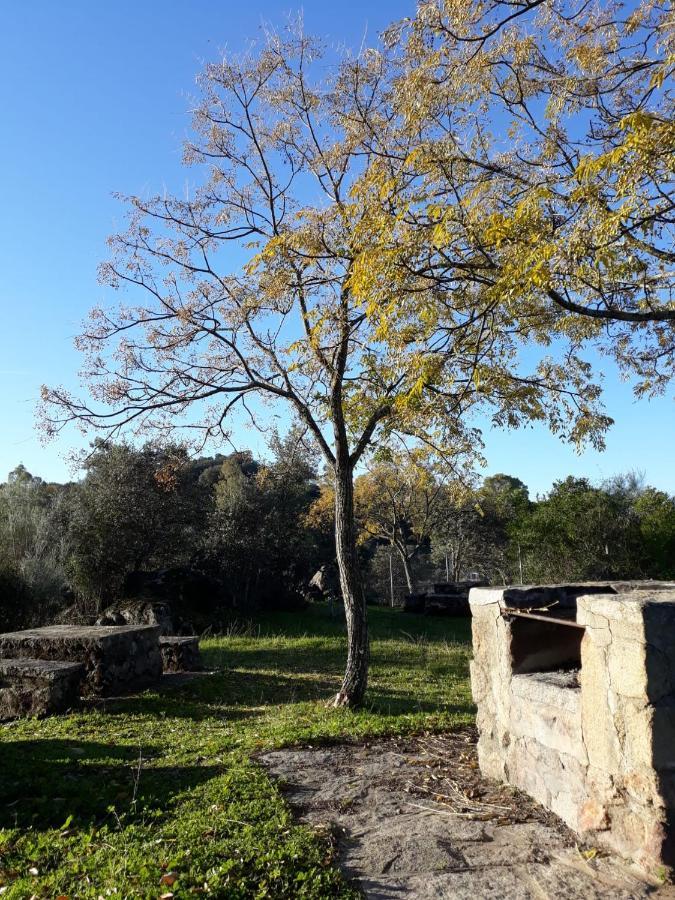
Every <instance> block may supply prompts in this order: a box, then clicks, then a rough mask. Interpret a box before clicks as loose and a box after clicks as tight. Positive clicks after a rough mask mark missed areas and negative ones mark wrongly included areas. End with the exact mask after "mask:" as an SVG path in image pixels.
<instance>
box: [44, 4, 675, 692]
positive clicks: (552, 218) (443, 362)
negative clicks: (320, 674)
mask: <svg viewBox="0 0 675 900" xmlns="http://www.w3.org/2000/svg"><path fill="white" fill-rule="evenodd" d="M505 6H506V5H505V4H499V3H498V4H488V5H487V6H481V5H475V6H474V5H469V4H463V5H461V4H458V3H454V2H452V3H451V2H448V3H444V4H442V5H440V6H439V5H438V4H436V3H433V4H432V3H422V4H421V5H420V8H419V12H418V15H417V17H416V18H415V19H414V20H413V21H412V22H406V23H402V24H401V25H400V26H398V27H396V28H393V29H392V30H391V31H390V32H389V33H388V34H387V35H386V36H385V38H384V40H383V41H382V42H380V44H379V45H378V47H377V48H375V49H372V50H370V49H368V50H364V51H363V52H361V53H360V54H359V55H358V56H355V57H354V56H350V55H344V56H342V57H341V58H339V59H335V58H334V57H332V56H330V55H326V54H325V53H324V50H323V48H322V47H321V46H320V45H319V44H318V43H317V42H315V41H313V40H311V39H310V38H308V37H306V36H305V35H304V34H302V32H301V31H300V30H298V29H291V30H290V31H289V32H287V33H283V34H268V35H267V36H266V39H265V41H264V42H263V44H262V45H261V46H260V47H259V48H257V49H254V50H253V51H252V52H251V53H249V54H247V55H245V56H243V57H238V58H236V57H225V58H223V59H221V60H219V61H217V62H214V63H211V64H209V65H207V66H206V68H205V70H204V72H203V74H202V76H201V79H200V87H201V101H200V102H199V103H198V105H197V108H196V111H195V114H194V122H193V126H194V128H193V131H194V136H193V138H192V139H191V140H190V141H189V142H188V143H187V146H186V149H185V162H186V164H187V165H189V166H192V167H194V168H196V170H197V171H198V178H199V183H198V186H197V187H196V188H195V190H194V191H190V192H189V193H187V194H186V195H185V196H181V197H177V196H171V195H169V194H164V195H162V196H157V197H148V198H141V197H128V198H126V200H127V202H128V204H129V206H130V209H131V212H130V219H129V227H128V229H127V230H126V231H124V232H123V233H121V234H118V235H116V236H114V237H113V238H111V240H110V245H111V251H112V257H111V259H110V261H109V262H107V263H105V264H104V265H103V266H102V267H101V278H102V280H103V282H104V283H106V284H108V285H110V286H112V287H113V288H120V287H130V288H132V289H134V294H133V296H134V298H136V299H135V301H134V302H132V303H131V304H129V305H127V304H124V305H120V306H119V307H118V308H117V309H116V310H104V309H103V308H101V307H96V308H95V309H94V310H93V311H92V314H91V319H90V321H89V323H88V325H87V326H86V328H85V330H84V332H83V334H82V335H81V336H80V338H79V339H78V345H79V346H80V348H81V349H82V350H83V352H84V353H85V358H86V367H85V373H84V374H85V378H86V380H87V381H88V383H89V385H90V387H91V396H90V398H89V399H87V398H84V397H75V396H72V395H70V394H69V393H68V392H66V391H65V390H62V389H58V388H54V389H46V390H45V393H44V399H45V401H46V409H47V413H46V427H47V430H48V431H50V432H54V431H57V430H59V429H60V428H61V427H62V426H63V425H64V424H65V423H66V422H68V421H73V420H75V421H77V422H78V423H80V425H82V426H84V427H88V426H93V427H96V428H99V429H103V430H104V431H107V432H108V434H110V435H112V436H115V435H116V434H118V433H119V432H120V430H122V429H125V428H135V429H137V430H140V431H144V430H147V429H151V430H152V431H153V432H157V431H158V432H159V433H163V434H165V435H169V434H171V433H172V432H173V431H174V430H175V429H177V428H179V429H181V431H182V433H183V434H184V433H185V431H186V430H187V431H188V432H192V433H193V434H195V435H197V440H198V442H203V441H205V440H208V439H209V438H214V437H215V438H218V437H222V436H224V435H227V433H228V423H229V417H230V415H231V413H232V411H233V410H234V409H235V408H237V407H238V408H240V409H243V410H245V411H248V413H249V415H250V416H251V417H252V418H253V419H254V420H255V419H256V417H258V416H259V415H260V411H259V408H258V407H252V406H251V400H252V398H253V397H258V398H260V397H262V398H263V399H267V400H270V401H284V402H286V403H287V404H289V405H290V407H291V409H292V410H293V412H294V414H295V415H296V416H297V417H298V419H299V420H300V421H301V422H302V423H303V425H304V427H305V428H306V430H307V433H308V434H309V435H311V437H312V439H313V440H314V441H315V443H316V445H317V446H318V448H319V449H320V451H321V453H322V454H323V457H324V460H325V461H326V463H327V465H328V466H329V467H330V468H331V469H332V471H333V475H334V484H335V492H336V503H335V516H336V553H337V559H338V564H339V569H340V578H341V587H342V593H343V597H344V600H345V607H346V610H347V623H348V648H349V649H348V661H347V669H346V674H345V679H344V682H343V685H342V688H341V690H340V692H339V694H338V696H337V698H336V702H337V703H345V704H352V703H358V702H359V701H360V700H361V699H362V696H363V693H364V690H365V686H366V675H367V666H368V641H367V627H366V614H365V602H364V599H363V590H362V585H361V580H360V574H359V570H358V560H357V555H356V533H355V523H354V508H353V473H354V469H355V467H356V466H357V464H358V463H359V461H361V460H362V458H363V457H364V454H366V455H367V454H369V453H370V452H371V450H372V448H373V446H375V445H395V444H396V442H403V443H404V444H406V443H408V444H410V443H412V444H413V445H415V446H424V447H427V448H429V449H430V451H432V452H433V453H434V454H436V455H437V456H438V457H440V458H442V459H444V460H445V461H446V462H447V463H448V465H450V466H454V467H457V466H458V465H459V463H460V462H461V461H462V460H469V459H471V458H472V457H473V456H474V455H475V454H476V453H477V452H478V450H479V448H480V434H479V432H478V430H477V428H476V416H478V415H481V416H483V417H487V418H488V420H491V421H492V422H493V423H494V424H496V425H504V426H510V427H516V426H518V425H520V424H523V423H525V422H530V421H533V420H536V421H541V422H544V423H546V424H547V425H548V426H549V427H550V428H551V429H552V430H553V431H554V432H556V433H559V434H560V435H561V436H562V437H565V438H567V439H569V440H572V441H574V442H576V443H579V444H580V443H583V442H584V441H590V442H592V443H593V444H595V445H596V446H601V445H602V435H603V432H604V430H605V429H606V428H607V426H608V425H609V424H610V420H609V419H608V418H607V417H606V416H605V415H603V413H602V411H601V409H600V407H599V398H600V390H599V387H598V384H597V383H596V379H595V376H594V373H593V371H592V369H591V367H590V365H589V364H588V362H586V361H585V360H584V359H583V358H582V357H581V356H580V347H581V345H582V343H583V342H584V341H586V340H589V339H594V340H595V339H598V338H599V337H600V336H601V334H604V332H603V331H602V329H604V328H605V327H606V320H607V315H606V314H608V315H610V317H611V318H612V319H613V320H614V319H616V320H617V321H618V323H619V324H618V325H617V327H618V328H619V329H621V328H622V327H623V326H622V325H621V323H623V324H624V325H625V326H626V328H628V329H629V330H620V333H619V334H617V335H613V334H610V335H609V338H610V340H609V343H607V344H606V346H607V348H609V349H610V350H611V352H612V353H614V355H615V356H616V357H617V358H618V359H619V360H620V361H621V362H623V363H625V364H627V365H628V364H630V365H632V366H634V367H635V368H636V369H637V370H638V372H639V374H640V375H641V376H642V383H643V386H644V388H645V389H653V388H655V387H657V386H658V385H659V384H660V383H661V376H662V372H665V371H666V369H667V366H668V364H669V363H668V361H669V359H670V357H669V353H670V352H671V349H672V347H671V345H670V344H668V340H669V339H670V338H671V337H672V323H671V306H670V301H669V296H668V293H667V291H668V287H667V284H668V282H667V279H666V278H665V277H664V271H665V270H664V266H667V265H669V261H670V257H669V256H668V253H669V251H668V250H666V249H663V247H662V246H661V244H662V241H663V238H662V235H663V232H664V230H665V229H667V228H668V227H669V226H670V220H669V216H670V208H669V207H667V200H666V199H664V196H663V194H664V188H663V181H664V178H665V169H664V165H666V164H667V162H668V159H669V157H668V156H667V155H666V156H665V157H664V150H667V148H668V147H669V146H670V143H669V142H671V141H672V129H671V127H670V126H669V125H668V123H667V122H665V121H664V115H665V113H664V111H663V109H662V107H661V105H660V104H661V100H660V99H659V98H660V97H661V95H662V94H663V91H664V84H663V81H664V80H665V68H664V66H665V63H664V59H665V57H664V52H665V51H664V49H663V39H662V38H663V34H662V21H663V14H662V13H661V11H660V10H659V9H658V8H657V7H655V6H652V5H651V4H649V3H645V4H643V5H642V6H641V7H640V9H641V10H643V12H641V13H639V14H636V16H635V17H633V18H632V19H631V21H630V22H628V21H626V22H623V21H620V20H618V19H616V17H615V16H614V14H613V13H612V20H611V21H608V22H605V20H604V19H603V18H602V15H603V14H602V11H600V12H597V11H595V12H592V11H591V9H590V7H587V6H586V5H585V4H583V5H579V6H578V8H577V7H576V6H575V7H574V9H575V10H577V12H575V13H574V14H571V15H570V16H565V15H564V13H563V10H562V7H559V6H558V5H557V4H556V5H554V8H553V9H552V10H551V11H548V10H544V7H542V8H541V9H538V10H535V8H536V7H538V6H539V4H537V3H531V4H526V6H525V7H523V8H522V9H521V8H520V7H516V8H517V9H521V11H526V12H528V13H529V12H532V13H534V12H535V11H536V14H537V16H539V18H538V19H537V20H536V21H535V23H534V25H532V26H531V27H532V28H533V29H534V34H535V36H534V37H532V36H528V34H526V33H525V32H522V31H521V29H522V28H523V27H524V26H521V25H520V22H521V19H520V18H518V21H517V22H516V20H515V19H514V20H513V22H511V21H508V22H501V24H500V23H497V25H498V26H499V27H498V28H497V30H496V31H495V34H494V35H493V36H489V34H488V32H489V30H490V29H488V32H486V31H485V29H484V25H485V22H486V21H487V22H489V21H492V19H491V18H490V17H494V16H495V15H501V13H502V12H503V10H504V7H505ZM573 12H574V11H573ZM485 16H487V19H486V18H485ZM598 16H599V17H600V18H598ZM584 23H585V24H584ZM591 26H592V27H591ZM528 27H529V26H528ZM476 32H478V33H479V34H480V39H479V40H478V41H475V40H474V37H475V33H476ZM544 34H546V36H547V37H546V41H545V42H544V41H543V35H544ZM648 35H651V36H652V37H649V39H648ZM636 41H637V42H640V41H641V42H642V43H641V44H640V46H641V47H643V48H644V49H643V51H642V62H641V63H640V64H639V65H633V64H632V63H631V64H630V65H629V63H628V62H627V61H626V60H628V58H630V59H632V58H633V56H634V54H635V48H634V45H635V42H636ZM549 44H550V53H549V52H548V51H547V50H546V49H545V47H548V46H549ZM615 44H616V49H613V48H614V45H615ZM610 51H611V52H610ZM622 61H623V62H622ZM617 66H618V68H617ZM626 67H628V68H626ZM652 82H653V83H652ZM650 85H651V86H650ZM645 93H646V94H647V99H646V100H645V101H644V102H642V101H641V100H640V98H641V97H642V96H643V95H644V94H645ZM624 97H626V98H627V99H626V100H624ZM647 101H648V102H647ZM596 107H597V109H596ZM497 108H498V109H500V110H501V112H499V111H497V112H496V111H495V110H496V109H497ZM570 113H571V114H573V115H574V119H575V122H576V123H577V125H575V126H574V127H571V126H570V128H569V129H568V130H567V131H565V127H564V122H565V117H566V116H567V115H569V114H570ZM580 122H582V123H585V131H584V134H582V135H581V136H579V135H578V127H579V125H578V123H580ZM502 126H503V128H504V129H508V130H509V132H510V134H509V137H508V146H507V147H505V139H504V138H502V139H501V142H500V141H499V140H496V139H495V138H494V137H493V131H495V129H496V128H497V127H502ZM586 126H587V127H586ZM598 129H600V130H598ZM589 142H590V144H589ZM662 159H663V160H665V161H664V162H661V160H662ZM666 196H667V195H666ZM649 210H651V212H648V211H649ZM629 251H630V253H629ZM627 254H629V255H627ZM664 254H665V256H664ZM664 291H665V294H664ZM570 304H571V305H570ZM635 328H641V329H642V331H640V332H637V333H636V332H635V330H634V329H635ZM636 334H637V336H635V335H636ZM636 341H637V344H636V343H635V342H636ZM524 347H527V352H523V348H524ZM636 347H637V348H638V349H637V350H636V349H635V348H636ZM659 348H661V349H659ZM549 349H551V351H552V352H549ZM664 366H665V367H666V369H664V368H663V367H664Z"/></svg>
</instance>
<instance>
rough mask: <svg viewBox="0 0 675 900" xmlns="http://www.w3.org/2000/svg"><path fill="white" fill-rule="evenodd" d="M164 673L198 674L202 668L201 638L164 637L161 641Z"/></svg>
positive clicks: (160, 647)
mask: <svg viewBox="0 0 675 900" xmlns="http://www.w3.org/2000/svg"><path fill="white" fill-rule="evenodd" d="M159 649H160V650H161V653H162V670H163V671H164V672H197V671H198V670H199V669H201V667H202V660H201V656H200V655H199V638H196V637H175V636H164V637H160V639H159Z"/></svg>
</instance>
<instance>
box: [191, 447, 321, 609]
mask: <svg viewBox="0 0 675 900" xmlns="http://www.w3.org/2000/svg"><path fill="white" fill-rule="evenodd" d="M271 449H272V455H273V458H272V460H271V461H270V462H269V463H256V462H255V461H254V460H253V459H252V456H251V455H250V454H244V453H238V454H232V455H231V456H230V457H228V458H227V459H226V460H225V461H224V462H223V465H222V469H221V475H220V479H219V480H218V482H217V483H216V485H215V508H214V510H213V513H212V514H211V516H210V519H209V521H208V523H207V528H206V534H205V536H204V544H203V549H202V556H203V560H204V563H205V565H206V567H207V570H208V571H209V573H210V574H212V575H214V576H215V577H216V578H218V579H219V580H220V581H221V582H222V584H223V588H224V591H225V593H226V595H227V601H228V606H230V607H232V608H234V609H235V610H238V611H240V612H241V611H245V612H249V613H250V612H252V611H253V610H255V609H256V608H257V607H260V606H263V607H266V608H273V609H283V608H296V609H297V608H298V607H299V606H301V605H302V604H304V594H305V588H306V585H307V583H308V581H309V580H310V578H311V576H312V575H313V574H314V571H315V570H316V568H318V566H319V565H320V564H321V562H323V555H322V549H321V543H320V541H317V540H316V535H315V532H314V531H313V530H312V528H311V527H309V526H308V524H307V522H306V517H307V512H308V510H309V508H310V505H311V504H312V502H313V501H314V500H315V499H316V497H317V495H318V493H319V489H318V487H317V484H316V472H315V469H314V464H313V458H312V455H311V454H310V453H308V452H307V450H306V449H305V448H304V447H303V446H302V441H301V440H300V435H299V433H298V432H297V431H296V430H292V431H291V432H290V433H289V434H288V436H287V437H286V438H284V439H280V438H279V437H275V438H274V439H273V440H272V446H271Z"/></svg>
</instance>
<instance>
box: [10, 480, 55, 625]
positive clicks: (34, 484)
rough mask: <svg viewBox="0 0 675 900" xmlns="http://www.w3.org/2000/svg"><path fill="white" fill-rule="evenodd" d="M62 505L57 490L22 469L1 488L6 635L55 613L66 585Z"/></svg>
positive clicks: (44, 619)
mask: <svg viewBox="0 0 675 900" xmlns="http://www.w3.org/2000/svg"><path fill="white" fill-rule="evenodd" d="M64 499H65V490H64V489H63V488H62V487H61V486H60V485H54V484H47V483H46V482H44V481H43V480H42V479H41V478H38V477H35V476H33V475H31V473H30V472H28V471H27V470H26V468H25V467H24V466H22V465H19V466H17V468H16V469H14V471H13V472H10V474H9V477H8V479H7V482H6V484H3V485H0V617H1V618H2V619H3V620H4V627H5V628H6V629H7V628H10V627H16V626H18V625H21V624H37V623H39V622H43V621H46V620H48V618H49V616H50V614H52V613H53V612H54V610H55V609H56V606H57V604H58V601H59V599H60V595H61V592H62V591H63V588H64V587H65V583H66V577H65V572H64V566H63V562H64V559H65V556H66V552H67V539H66V536H65V534H64V530H63V528H62V527H61V524H62V523H61V519H62V512H63V504H64Z"/></svg>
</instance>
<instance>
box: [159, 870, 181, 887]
mask: <svg viewBox="0 0 675 900" xmlns="http://www.w3.org/2000/svg"><path fill="white" fill-rule="evenodd" d="M176 881H178V872H167V873H166V875H162V877H161V878H160V879H159V883H160V884H166V885H168V886H169V887H171V885H172V884H175V882H176Z"/></svg>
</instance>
